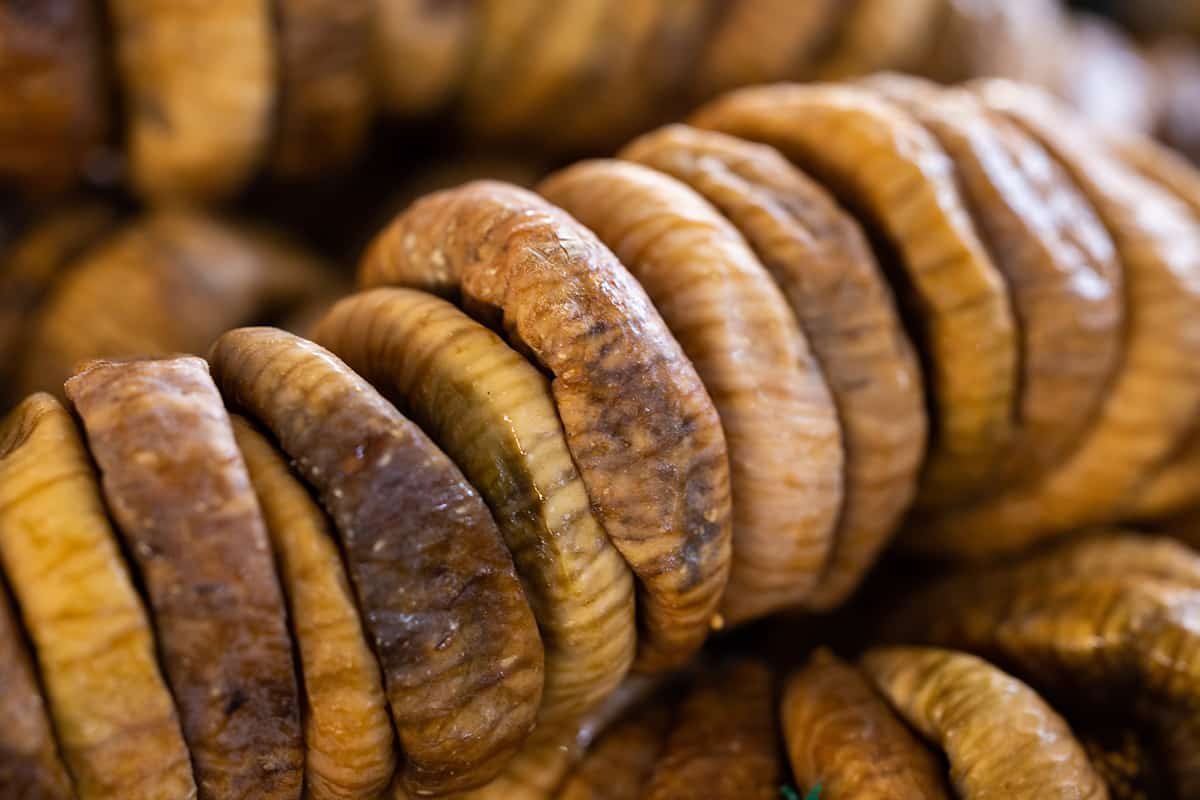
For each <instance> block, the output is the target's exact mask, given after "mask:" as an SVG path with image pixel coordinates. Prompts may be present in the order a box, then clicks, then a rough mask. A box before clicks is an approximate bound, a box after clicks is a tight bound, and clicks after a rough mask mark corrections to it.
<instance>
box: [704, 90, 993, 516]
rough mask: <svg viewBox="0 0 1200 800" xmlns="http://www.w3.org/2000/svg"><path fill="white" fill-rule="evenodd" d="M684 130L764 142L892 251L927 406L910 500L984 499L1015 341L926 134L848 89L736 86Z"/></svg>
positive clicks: (948, 165) (946, 163) (988, 266)
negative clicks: (912, 323) (924, 375)
mask: <svg viewBox="0 0 1200 800" xmlns="http://www.w3.org/2000/svg"><path fill="white" fill-rule="evenodd" d="M693 124H696V125H697V126H699V127H701V128H712V129H715V130H720V131H724V132H725V133H729V134H733V135H735V136H739V137H741V138H743V139H750V140H753V141H761V142H764V143H766V144H770V145H773V146H775V147H776V148H777V149H779V150H780V152H782V153H783V154H784V155H785V156H787V157H788V158H790V159H792V160H793V161H795V162H796V163H797V164H799V165H800V167H801V168H803V169H805V170H806V171H808V172H810V173H811V174H812V175H814V176H815V177H817V178H818V179H819V180H821V181H822V182H823V183H825V184H826V186H828V187H830V188H831V189H832V190H833V191H834V194H835V195H836V196H838V198H839V199H840V200H842V201H843V202H846V203H847V204H848V205H849V206H850V207H851V209H853V210H854V211H856V212H858V216H859V217H860V219H865V220H866V221H867V223H868V225H869V226H870V227H871V228H873V229H874V230H875V231H877V232H878V233H879V234H880V236H881V238H883V239H886V242H887V245H888V246H889V247H890V248H892V249H894V250H895V251H896V253H897V255H898V259H897V260H898V261H899V263H898V264H897V265H896V266H897V267H898V268H899V269H900V271H901V272H902V273H903V274H902V275H901V274H897V275H896V277H897V279H898V280H901V281H902V283H903V284H905V287H906V290H907V291H908V293H909V295H910V296H909V297H906V298H905V299H906V300H910V301H911V302H912V303H913V304H914V306H915V309H916V311H917V313H918V315H919V318H920V322H919V327H920V330H918V331H917V333H918V334H919V335H920V338H921V339H922V340H923V341H922V344H923V345H924V347H925V349H926V351H927V354H928V356H929V364H928V375H929V381H930V383H931V394H932V396H931V398H930V399H931V401H932V403H933V404H934V406H935V418H934V439H933V442H932V450H931V452H930V454H929V459H928V461H927V463H926V467H925V473H924V475H923V480H922V487H921V495H920V502H921V503H922V504H923V505H926V506H932V505H938V506H941V505H950V504H953V503H955V502H959V501H962V500H964V499H966V498H970V497H972V496H973V495H975V494H978V493H980V492H982V491H986V490H987V489H988V488H989V487H990V480H991V475H992V473H993V470H994V467H995V462H996V460H997V458H998V457H999V456H1000V455H1001V453H1003V451H1004V447H1005V445H1006V444H1007V443H1008V441H1009V439H1010V437H1011V435H1012V432H1013V412H1014V401H1015V397H1016V375H1017V368H1016V356H1017V345H1016V333H1015V328H1014V324H1013V318H1012V313H1011V310H1010V308H1009V301H1008V295H1007V290H1006V288H1005V286H1004V282H1003V280H1002V278H1001V276H1000V274H999V272H998V271H997V270H996V268H995V266H994V265H993V264H992V262H991V259H990V258H989V257H988V255H987V252H986V250H985V249H984V247H983V244H982V242H980V241H979V238H978V235H977V234H976V232H975V229H974V227H973V226H972V224H971V222H970V217H969V215H968V213H967V209H966V207H965V204H964V202H963V199H962V197H961V196H960V194H959V192H958V189H957V187H956V186H955V184H954V165H953V162H951V161H950V158H949V157H948V156H947V155H946V154H945V153H944V152H943V151H942V150H941V148H940V147H939V146H938V144H937V141H936V140H935V139H934V138H933V136H932V134H930V133H929V132H928V131H926V130H925V129H924V128H923V127H921V126H920V125H919V124H918V123H917V122H916V121H915V120H913V119H911V118H910V117H908V116H907V115H906V114H904V113H903V112H902V111H900V110H899V109H898V108H896V107H895V106H894V105H892V104H890V103H887V102H886V101H884V100H882V99H880V98H878V97H876V96H874V95H873V94H872V93H870V92H869V91H867V90H865V89H860V88H857V87H852V86H773V87H765V88H757V89H745V90H741V91H737V92H733V93H731V94H728V95H726V96H725V97H724V98H721V99H719V100H716V101H714V102H713V103H711V104H709V105H708V106H707V107H705V108H703V109H701V110H700V112H699V113H698V114H697V115H696V116H695V117H694V119H693Z"/></svg>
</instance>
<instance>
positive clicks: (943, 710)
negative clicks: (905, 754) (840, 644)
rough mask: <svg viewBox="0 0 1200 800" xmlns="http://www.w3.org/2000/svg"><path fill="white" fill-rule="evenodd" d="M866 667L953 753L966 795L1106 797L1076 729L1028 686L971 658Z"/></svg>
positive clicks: (889, 660)
mask: <svg viewBox="0 0 1200 800" xmlns="http://www.w3.org/2000/svg"><path fill="white" fill-rule="evenodd" d="M862 668H863V670H864V671H865V672H866V674H867V676H868V677H870V679H871V680H872V681H873V682H874V684H875V686H876V688H878V689H879V691H880V692H881V693H882V694H883V696H884V697H886V698H887V700H888V702H890V703H891V704H892V706H893V707H894V708H895V709H896V711H898V712H899V713H900V716H902V717H903V718H904V719H905V720H907V721H908V723H909V724H910V725H912V726H913V727H914V728H916V729H917V730H918V731H919V732H920V733H922V734H923V735H924V736H925V737H927V738H928V739H929V740H931V741H932V742H934V743H936V744H937V745H938V746H940V747H941V748H942V749H943V750H945V752H946V756H947V758H948V759H949V761H950V779H951V782H952V783H953V784H954V788H955V790H956V791H957V792H958V794H959V795H960V796H961V797H964V798H970V800H983V799H984V798H993V797H994V798H1006V800H1007V798H1016V799H1018V800H1024V799H1025V798H1028V800H1050V799H1051V798H1064V800H1066V799H1067V798H1070V800H1086V798H1096V799H1097V800H1099V799H1100V798H1107V797H1108V791H1107V790H1106V789H1105V786H1104V783H1103V781H1101V779H1100V776H1099V775H1098V774H1097V773H1096V771H1095V769H1094V768H1093V767H1092V765H1091V763H1090V762H1089V761H1088V759H1087V755H1086V753H1084V750H1083V747H1082V746H1081V745H1080V744H1079V742H1078V741H1076V740H1075V737H1074V735H1073V734H1072V733H1071V729H1070V728H1069V727H1068V726H1067V723H1066V722H1065V721H1064V720H1063V718H1062V717H1060V716H1059V715H1058V714H1057V713H1056V712H1055V711H1054V710H1053V709H1052V708H1051V707H1050V706H1049V705H1047V704H1046V702H1045V701H1044V700H1042V699H1041V698H1040V697H1038V695H1037V694H1036V693H1035V692H1034V691H1033V690H1032V689H1030V688H1029V687H1028V686H1026V685H1025V684H1023V683H1021V682H1020V681H1018V680H1017V679H1015V678H1013V677H1011V676H1009V675H1006V674H1005V673H1003V672H1001V671H1000V670H998V669H996V668H995V667H993V666H991V665H990V664H988V663H987V662H986V661H981V660H980V659H978V658H975V657H974V656H970V655H967V654H965V653H956V652H952V651H949V650H938V649H934V648H921V647H885V648H878V649H875V650H871V651H868V652H867V653H866V654H865V655H864V656H863V658H862Z"/></svg>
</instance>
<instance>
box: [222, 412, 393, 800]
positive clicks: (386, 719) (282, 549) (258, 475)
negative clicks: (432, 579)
mask: <svg viewBox="0 0 1200 800" xmlns="http://www.w3.org/2000/svg"><path fill="white" fill-rule="evenodd" d="M233 434H234V437H235V438H236V439H237V443H238V448H239V449H240V450H241V451H242V457H243V458H244V459H245V460H246V470H247V472H248V473H249V475H250V481H251V483H252V484H253V486H254V493H255V494H256V495H257V496H258V502H259V505H260V506H261V507H262V511H263V519H264V520H265V521H266V525H267V533H268V535H269V536H270V538H271V546H272V549H273V550H274V551H275V560H276V562H277V563H278V565H279V576H280V579H281V582H282V584H283V592H284V596H285V597H286V599H287V603H288V610H289V612H290V617H291V621H292V625H291V629H292V636H293V637H294V638H295V640H296V649H297V651H298V654H299V665H300V674H301V676H302V677H303V681H302V688H303V691H304V700H305V704H304V711H305V713H304V744H305V749H304V761H305V769H304V772H305V777H304V780H305V796H306V797H308V798H311V800H327V799H328V800H339V799H340V800H347V799H348V798H358V797H364V798H373V797H378V796H379V795H380V793H381V792H382V791H383V790H384V788H386V787H387V785H388V782H389V781H390V780H391V777H392V773H393V772H394V771H395V768H396V758H395V755H394V753H393V747H394V742H393V738H394V737H393V736H392V721H391V717H390V716H389V715H388V709H387V698H386V697H385V696H384V692H383V679H382V676H380V674H379V662H378V660H377V659H376V658H375V654H374V653H373V652H372V651H371V648H370V646H369V645H368V644H367V639H366V634H365V633H364V632H363V625H362V621H361V620H360V619H359V616H358V609H357V608H356V607H355V601H354V594H353V592H352V590H351V588H350V582H349V580H348V579H347V577H346V571H345V568H344V567H343V566H342V557H341V554H340V553H339V552H338V547H337V542H336V540H335V539H334V538H333V532H332V531H331V530H330V525H329V522H328V520H327V519H326V518H325V514H324V512H323V511H321V509H320V507H318V506H317V504H316V502H315V501H314V500H313V499H312V498H311V497H310V496H309V494H308V490H307V489H306V488H305V487H304V486H303V485H302V484H301V483H300V481H299V480H298V479H297V478H296V477H295V476H293V475H292V473H291V471H290V470H289V469H288V465H287V462H286V461H284V458H283V456H282V455H280V454H279V453H278V452H277V451H276V449H275V446H274V445H273V444H271V442H270V441H268V440H267V439H266V438H265V437H264V436H263V435H262V434H261V433H259V432H258V431H257V430H255V429H254V427H253V426H252V425H251V424H250V423H249V422H247V421H246V420H245V419H243V418H242V417H234V418H233Z"/></svg>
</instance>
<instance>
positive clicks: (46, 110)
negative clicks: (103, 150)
mask: <svg viewBox="0 0 1200 800" xmlns="http://www.w3.org/2000/svg"><path fill="white" fill-rule="evenodd" d="M97 16H98V15H97V13H96V9H95V5H94V4H93V3H91V2H88V1H87V0H53V2H51V1H50V0H45V1H44V2H32V3H24V2H8V3H4V4H3V5H0V92H3V94H4V98H5V99H4V104H3V106H2V107H0V183H2V184H8V185H9V186H10V187H11V186H16V188H18V189H19V190H22V191H24V192H25V193H28V194H34V195H44V194H48V193H52V192H57V191H60V190H62V189H65V188H66V187H68V186H69V185H70V184H71V183H73V182H74V181H75V180H77V179H78V178H79V177H80V173H81V172H82V171H83V168H84V166H85V162H86V160H87V158H88V157H89V156H90V155H92V151H94V150H96V149H98V148H99V146H100V145H101V140H102V139H103V137H104V134H105V132H106V131H105V129H106V127H107V119H106V118H107V112H106V105H107V104H106V99H107V98H106V93H105V88H104V86H103V85H102V83H101V80H102V76H103V75H104V70H103V69H102V57H101V46H100V38H101V31H100V23H99V20H98V19H97Z"/></svg>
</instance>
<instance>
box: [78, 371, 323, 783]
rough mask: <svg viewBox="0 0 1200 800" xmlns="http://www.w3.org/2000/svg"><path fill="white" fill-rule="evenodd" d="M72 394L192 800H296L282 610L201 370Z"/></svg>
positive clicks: (248, 490) (86, 383) (254, 515)
mask: <svg viewBox="0 0 1200 800" xmlns="http://www.w3.org/2000/svg"><path fill="white" fill-rule="evenodd" d="M66 390H67V396H68V397H69V398H70V400H71V402H72V404H73V405H74V407H75V410H76V412H77V413H78V414H79V416H80V418H81V419H82V420H83V425H84V428H85V430H86V431H87V440H88V443H89V445H90V449H91V453H92V456H93V458H95V460H96V464H97V465H98V466H99V468H100V474H101V478H102V485H103V488H104V496H105V499H106V501H107V505H108V508H109V510H110V512H111V513H112V516H113V519H114V520H115V521H116V523H117V526H118V528H119V529H120V533H121V535H122V537H123V539H124V542H125V546H126V549H127V550H128V551H129V552H130V553H131V555H132V556H133V559H134V561H135V563H136V565H137V568H138V572H139V573H140V577H141V580H142V583H143V584H144V585H145V587H146V594H147V596H148V599H149V603H150V608H151V611H152V617H153V620H154V627H155V631H156V632H157V634H158V649H159V653H160V655H161V658H162V662H163V669H164V672H165V673H166V677H167V681H168V683H169V684H170V686H171V690H172V692H173V693H174V696H175V702H176V704H177V705H178V707H179V716H180V719H181V720H182V723H183V734H184V737H185V739H186V741H187V745H188V749H189V750H190V752H191V755H192V766H193V770H194V772H195V776H196V783H197V785H198V787H199V789H200V795H199V796H200V797H201V798H208V797H214V798H215V797H221V798H263V800H270V799H272V798H298V797H299V796H300V790H301V784H302V781H303V775H304V752H303V742H302V737H301V729H300V697H299V691H298V689H297V685H296V674H295V670H294V668H293V663H292V641H291V637H290V636H289V634H288V629H287V619H286V610H285V608H284V602H283V597H282V595H281V593H280V590H279V579H278V578H277V576H276V574H275V564H274V562H273V560H272V558H271V545H270V542H269V540H268V538H267V532H266V529H265V526H264V524H263V518H262V513H261V511H260V510H259V506H258V501H257V499H256V498H255V496H254V489H253V487H252V486H251V484H250V479H249V476H248V475H247V473H246V466H245V463H244V462H243V460H242V456H241V453H240V452H239V451H238V448H237V443H236V442H235V441H234V438H233V429H232V427H231V425H230V422H229V416H228V414H227V413H226V412H225V404H224V402H223V401H222V399H221V395H220V394H218V392H217V388H216V386H214V385H213V382H212V378H211V377H210V376H209V373H208V367H207V365H206V364H205V363H204V360H203V359H200V358H196V357H194V356H179V357H175V358H170V359H164V360H157V361H127V362H116V361H92V362H89V363H88V364H86V365H84V366H83V368H82V369H81V371H80V372H78V373H77V374H76V375H75V376H74V377H73V378H71V379H70V380H69V381H68V382H67V386H66Z"/></svg>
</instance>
